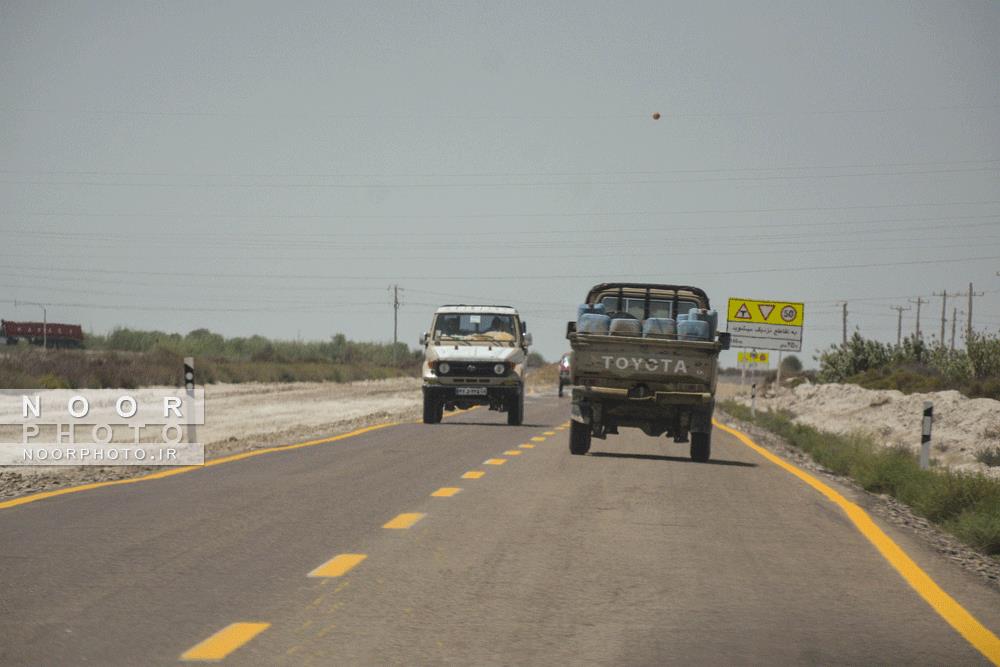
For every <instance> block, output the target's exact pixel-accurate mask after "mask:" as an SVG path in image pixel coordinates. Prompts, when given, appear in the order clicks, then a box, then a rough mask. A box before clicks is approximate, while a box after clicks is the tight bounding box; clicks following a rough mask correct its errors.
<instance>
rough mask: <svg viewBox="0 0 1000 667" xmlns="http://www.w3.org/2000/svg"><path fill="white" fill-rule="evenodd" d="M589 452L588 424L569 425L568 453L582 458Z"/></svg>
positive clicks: (573, 422) (574, 423)
mask: <svg viewBox="0 0 1000 667" xmlns="http://www.w3.org/2000/svg"><path fill="white" fill-rule="evenodd" d="M589 451H590V424H581V423H580V422H578V421H571V422H570V423H569V453H570V454H573V455H574V456H583V455H584V454H586V453H587V452H589Z"/></svg>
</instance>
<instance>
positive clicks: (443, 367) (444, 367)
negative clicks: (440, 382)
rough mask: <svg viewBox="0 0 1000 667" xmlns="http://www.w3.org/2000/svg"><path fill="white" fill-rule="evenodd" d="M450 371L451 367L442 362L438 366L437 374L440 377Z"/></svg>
mask: <svg viewBox="0 0 1000 667" xmlns="http://www.w3.org/2000/svg"><path fill="white" fill-rule="evenodd" d="M450 370H451V366H450V365H448V362H447V361H442V362H441V363H440V364H438V373H439V374H440V375H447V374H448V371H450Z"/></svg>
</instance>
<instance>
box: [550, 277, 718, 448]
mask: <svg viewBox="0 0 1000 667" xmlns="http://www.w3.org/2000/svg"><path fill="white" fill-rule="evenodd" d="M581 311H583V314H581V316H580V319H579V320H578V322H579V325H580V326H579V327H578V322H570V323H569V325H568V326H567V338H568V339H569V343H570V347H571V349H572V359H571V363H570V368H571V369H572V370H571V373H572V375H571V382H572V384H573V399H572V413H571V414H572V421H571V424H570V452H571V453H573V454H586V453H587V452H588V451H589V450H590V443H591V437H592V436H593V437H597V438H602V439H603V438H606V437H607V435H608V434H617V433H618V429H619V428H621V427H631V428H639V429H641V430H642V431H643V432H644V433H646V435H649V436H653V437H657V436H660V435H663V434H666V435H667V436H670V437H673V439H674V441H675V442H687V441H688V434H690V442H691V448H690V454H691V458H692V459H693V460H695V461H702V462H704V461H707V460H708V459H709V458H710V456H711V433H712V412H713V410H714V408H715V383H716V375H717V366H718V358H719V352H720V351H721V350H725V349H728V348H729V334H727V333H718V332H716V331H715V328H716V322H715V321H714V317H715V316H714V312H712V311H710V310H709V300H708V296H707V295H706V294H705V292H704V291H702V290H701V289H699V288H697V287H688V286H681V285H654V284H643V283H603V284H600V285H597V286H595V287H594V288H592V289H591V290H590V292H589V293H588V294H587V300H586V306H585V310H584V307H581ZM688 320H690V322H689V321H688Z"/></svg>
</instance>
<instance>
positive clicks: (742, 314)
mask: <svg viewBox="0 0 1000 667" xmlns="http://www.w3.org/2000/svg"><path fill="white" fill-rule="evenodd" d="M736 319H738V320H749V319H752V318H751V316H750V311H749V310H748V309H747V305H746V304H745V303H744V304H743V305H741V306H740V309H739V310H737V311H736Z"/></svg>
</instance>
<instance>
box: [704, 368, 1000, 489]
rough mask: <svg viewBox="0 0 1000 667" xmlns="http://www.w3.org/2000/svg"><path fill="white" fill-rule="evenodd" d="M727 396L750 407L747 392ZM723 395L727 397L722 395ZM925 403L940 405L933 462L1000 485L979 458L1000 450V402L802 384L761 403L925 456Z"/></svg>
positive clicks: (999, 469)
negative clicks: (922, 443)
mask: <svg viewBox="0 0 1000 667" xmlns="http://www.w3.org/2000/svg"><path fill="white" fill-rule="evenodd" d="M728 389H729V390H728V391H726V392H725V393H727V394H730V395H731V396H732V397H733V398H735V400H737V401H738V402H740V403H742V404H744V405H749V404H750V399H749V397H748V396H747V395H746V392H745V391H744V392H739V391H735V389H734V388H733V387H729V388H728ZM720 393H722V392H720ZM924 401H931V402H933V404H934V426H933V437H932V438H931V447H932V448H931V457H932V458H933V459H935V460H936V461H937V463H938V464H939V465H945V466H948V467H949V468H951V469H953V470H962V471H967V472H979V473H983V474H985V475H988V476H990V477H994V478H998V479H1000V466H992V467H990V466H987V465H985V464H984V463H981V462H980V461H978V460H977V458H976V457H977V454H980V452H983V451H992V450H997V449H998V448H1000V401H994V400H992V399H988V398H966V397H965V396H963V395H962V394H960V393H959V392H957V391H939V392H932V393H927V394H909V395H907V394H903V393H902V392H899V391H895V390H873V389H865V388H863V387H859V386H857V385H852V384H809V383H806V384H802V385H799V386H798V387H796V388H795V389H784V388H783V389H779V390H777V391H771V390H769V391H768V392H767V393H766V394H764V395H758V397H757V409H759V410H786V411H788V412H791V413H792V414H794V415H795V421H796V422H799V423H802V424H807V425H809V426H813V427H815V428H817V429H820V430H823V431H831V432H834V433H849V432H858V431H860V432H863V433H865V434H867V435H869V436H871V437H872V438H873V439H874V440H875V442H877V443H879V444H882V445H886V446H901V447H906V448H908V449H911V450H912V451H914V452H919V450H920V427H921V420H922V417H923V404H924Z"/></svg>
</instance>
